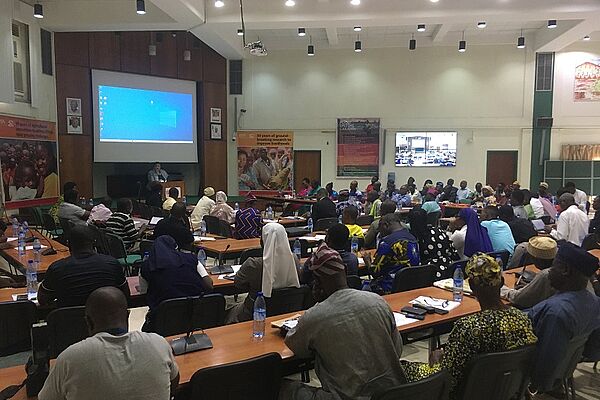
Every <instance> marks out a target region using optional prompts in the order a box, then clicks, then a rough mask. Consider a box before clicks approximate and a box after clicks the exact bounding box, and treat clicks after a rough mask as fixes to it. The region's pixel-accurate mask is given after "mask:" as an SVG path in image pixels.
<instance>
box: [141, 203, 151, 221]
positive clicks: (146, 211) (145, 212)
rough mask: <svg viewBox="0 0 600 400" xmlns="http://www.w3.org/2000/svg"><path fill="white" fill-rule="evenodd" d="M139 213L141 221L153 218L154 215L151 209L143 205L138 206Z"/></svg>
mask: <svg viewBox="0 0 600 400" xmlns="http://www.w3.org/2000/svg"><path fill="white" fill-rule="evenodd" d="M139 212H140V217H142V218H143V219H152V217H153V216H154V213H153V212H152V207H150V206H149V205H147V204H144V203H140V204H139Z"/></svg>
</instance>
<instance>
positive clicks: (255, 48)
mask: <svg viewBox="0 0 600 400" xmlns="http://www.w3.org/2000/svg"><path fill="white" fill-rule="evenodd" d="M246 48H247V49H249V50H250V54H252V55H253V56H257V57H264V56H266V55H267V54H268V52H267V48H266V47H265V45H264V44H263V43H262V42H261V41H260V40H257V41H256V42H252V43H248V44H247V45H246Z"/></svg>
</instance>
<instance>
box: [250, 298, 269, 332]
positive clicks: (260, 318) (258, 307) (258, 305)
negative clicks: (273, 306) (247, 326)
mask: <svg viewBox="0 0 600 400" xmlns="http://www.w3.org/2000/svg"><path fill="white" fill-rule="evenodd" d="M266 318H267V304H266V302H265V296H264V295H263V292H258V293H257V294H256V300H254V322H253V324H252V338H253V339H254V340H256V341H262V340H263V338H264V337H265V319H266Z"/></svg>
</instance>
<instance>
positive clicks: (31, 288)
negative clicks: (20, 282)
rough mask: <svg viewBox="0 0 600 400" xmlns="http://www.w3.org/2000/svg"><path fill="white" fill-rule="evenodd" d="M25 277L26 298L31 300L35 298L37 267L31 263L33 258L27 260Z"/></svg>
mask: <svg viewBox="0 0 600 400" xmlns="http://www.w3.org/2000/svg"><path fill="white" fill-rule="evenodd" d="M25 278H26V279H27V299H28V300H33V299H35V298H37V289H38V282H37V268H36V267H35V264H34V263H33V260H28V261H27V271H26V272H25Z"/></svg>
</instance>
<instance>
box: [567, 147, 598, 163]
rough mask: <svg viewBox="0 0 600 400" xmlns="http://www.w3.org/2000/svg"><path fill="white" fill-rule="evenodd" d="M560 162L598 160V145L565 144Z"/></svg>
mask: <svg viewBox="0 0 600 400" xmlns="http://www.w3.org/2000/svg"><path fill="white" fill-rule="evenodd" d="M560 159H561V160H600V144H565V145H563V146H562V152H561V155H560Z"/></svg>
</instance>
